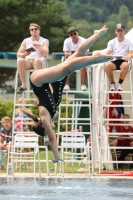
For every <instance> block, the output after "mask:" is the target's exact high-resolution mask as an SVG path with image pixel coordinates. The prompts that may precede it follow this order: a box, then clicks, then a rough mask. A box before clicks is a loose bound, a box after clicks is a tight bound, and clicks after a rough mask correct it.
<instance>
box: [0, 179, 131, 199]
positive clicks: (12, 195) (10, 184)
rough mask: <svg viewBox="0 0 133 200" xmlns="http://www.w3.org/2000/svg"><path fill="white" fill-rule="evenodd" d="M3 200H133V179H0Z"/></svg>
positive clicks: (0, 192)
mask: <svg viewBox="0 0 133 200" xmlns="http://www.w3.org/2000/svg"><path fill="white" fill-rule="evenodd" d="M0 199H1V200H7V199H8V200H16V199H18V200H23V199H26V200H39V199H44V200H53V199H58V200H92V199H93V200H95V199H96V200H105V199H106V200H114V199H117V200H121V199H124V200H125V199H128V200H130V199H131V200H132V199H133V180H132V179H116V178H113V179H112V178H111V179H103V178H98V179H97V178H92V179H86V178H78V179H76V178H66V179H62V178H40V179H39V178H36V179H35V180H34V179H33V178H0Z"/></svg>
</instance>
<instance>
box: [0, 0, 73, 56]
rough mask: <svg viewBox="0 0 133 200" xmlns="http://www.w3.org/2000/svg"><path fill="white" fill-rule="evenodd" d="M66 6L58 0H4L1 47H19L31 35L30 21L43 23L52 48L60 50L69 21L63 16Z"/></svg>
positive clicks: (1, 7)
mask: <svg viewBox="0 0 133 200" xmlns="http://www.w3.org/2000/svg"><path fill="white" fill-rule="evenodd" d="M64 8H65V4H64V3H62V2H60V1H58V0H36V1H35V0H28V1H27V0H21V1H18V0H1V1H0V10H1V12H0V19H1V20H0V27H1V29H0V51H16V50H17V49H18V46H19V45H20V42H22V40H23V39H24V38H26V37H29V30H28V27H29V24H30V23H31V22H34V23H38V24H39V25H40V26H41V36H43V37H45V38H47V39H49V41H50V52H53V51H60V50H61V49H60V47H61V46H62V41H63V39H64V37H65V34H66V30H67V26H68V23H70V21H68V20H66V19H64V17H63V16H62V12H63V11H64Z"/></svg>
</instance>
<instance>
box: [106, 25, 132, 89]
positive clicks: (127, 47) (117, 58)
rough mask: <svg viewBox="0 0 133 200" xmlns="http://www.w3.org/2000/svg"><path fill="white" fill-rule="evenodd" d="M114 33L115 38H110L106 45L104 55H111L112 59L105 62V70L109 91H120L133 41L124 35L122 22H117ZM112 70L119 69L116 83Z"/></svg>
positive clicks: (130, 55)
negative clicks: (109, 84) (109, 85)
mask: <svg viewBox="0 0 133 200" xmlns="http://www.w3.org/2000/svg"><path fill="white" fill-rule="evenodd" d="M115 33H116V35H117V37H116V38H114V39H112V40H110V41H109V42H108V45H107V51H106V55H112V56H113V60H112V61H109V62H107V63H105V67H104V69H105V72H106V74H107V76H108V79H109V81H110V83H111V87H110V90H111V91H115V90H118V91H122V90H123V88H122V83H123V81H124V79H125V77H126V74H127V72H128V60H130V59H131V58H132V57H133V43H132V42H131V41H130V40H128V39H127V38H125V37H124V35H125V26H124V25H123V24H117V25H116V30H115ZM113 70H121V72H120V77H119V81H118V84H117V88H116V84H115V82H114V77H113Z"/></svg>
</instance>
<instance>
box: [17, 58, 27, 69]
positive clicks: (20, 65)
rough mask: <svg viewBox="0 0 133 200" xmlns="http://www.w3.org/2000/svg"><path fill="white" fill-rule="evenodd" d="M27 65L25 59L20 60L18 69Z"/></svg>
mask: <svg viewBox="0 0 133 200" xmlns="http://www.w3.org/2000/svg"><path fill="white" fill-rule="evenodd" d="M25 64H26V60H25V59H24V58H19V59H18V60H17V66H18V68H19V67H22V66H23V67H24V66H25Z"/></svg>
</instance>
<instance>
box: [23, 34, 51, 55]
mask: <svg viewBox="0 0 133 200" xmlns="http://www.w3.org/2000/svg"><path fill="white" fill-rule="evenodd" d="M46 40H47V39H45V38H43V37H40V38H39V40H38V42H39V43H40V44H41V46H43V44H44V42H45V41H46ZM47 41H48V40H47ZM25 42H26V49H28V48H30V47H33V48H34V49H35V50H36V51H33V52H31V53H30V55H28V56H26V57H25V59H34V58H41V57H42V55H41V54H40V52H39V50H38V48H37V47H36V46H34V45H33V44H32V40H31V37H29V38H26V39H25Z"/></svg>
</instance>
